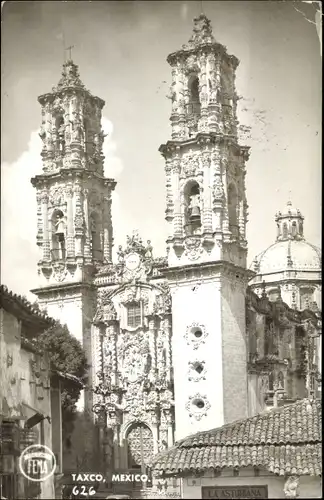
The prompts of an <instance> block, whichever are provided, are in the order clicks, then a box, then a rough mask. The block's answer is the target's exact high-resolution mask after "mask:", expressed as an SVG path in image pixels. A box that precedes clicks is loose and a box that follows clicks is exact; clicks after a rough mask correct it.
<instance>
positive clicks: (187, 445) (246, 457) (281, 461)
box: [150, 399, 322, 499]
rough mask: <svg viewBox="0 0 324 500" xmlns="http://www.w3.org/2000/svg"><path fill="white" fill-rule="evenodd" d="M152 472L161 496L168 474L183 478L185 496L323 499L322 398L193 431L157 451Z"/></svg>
mask: <svg viewBox="0 0 324 500" xmlns="http://www.w3.org/2000/svg"><path fill="white" fill-rule="evenodd" d="M153 474H154V476H155V477H156V495H157V496H159V495H160V496H163V498H168V496H169V497H171V495H170V493H168V489H169V485H170V484H172V481H170V480H168V478H180V490H181V498H236V499H238V498H262V499H264V498H284V497H287V498H296V497H298V496H300V497H302V498H322V496H321V475H322V405H321V401H320V400H319V399H303V400H299V401H297V402H295V403H292V404H290V405H285V406H282V407H277V408H273V409H271V410H269V411H266V412H264V413H260V414H259V415H256V416H254V417H251V418H247V419H244V420H239V421H236V422H233V423H231V424H228V425H224V426H222V427H220V428H218V429H213V430H210V431H205V432H199V433H197V434H193V435H191V436H189V437H187V438H185V439H182V440H181V441H179V442H177V443H176V444H175V445H174V446H173V447H172V448H170V449H169V450H167V451H165V452H162V453H160V454H159V455H157V456H156V457H155V458H154V460H153ZM163 488H165V490H164V492H163ZM159 490H160V492H159V493H158V491H159ZM161 490H162V491H161ZM161 493H162V495H161ZM173 497H174V495H173ZM150 498H153V495H152V494H151V496H150Z"/></svg>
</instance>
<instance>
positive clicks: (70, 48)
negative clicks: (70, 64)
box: [65, 45, 74, 61]
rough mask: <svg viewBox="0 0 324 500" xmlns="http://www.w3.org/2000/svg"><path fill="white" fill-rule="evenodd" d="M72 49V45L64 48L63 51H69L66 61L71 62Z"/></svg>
mask: <svg viewBox="0 0 324 500" xmlns="http://www.w3.org/2000/svg"><path fill="white" fill-rule="evenodd" d="M73 48H74V45H70V46H69V47H66V49H65V51H67V50H68V51H69V59H68V61H72V49H73Z"/></svg>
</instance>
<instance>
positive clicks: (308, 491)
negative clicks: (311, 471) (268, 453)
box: [182, 468, 321, 499]
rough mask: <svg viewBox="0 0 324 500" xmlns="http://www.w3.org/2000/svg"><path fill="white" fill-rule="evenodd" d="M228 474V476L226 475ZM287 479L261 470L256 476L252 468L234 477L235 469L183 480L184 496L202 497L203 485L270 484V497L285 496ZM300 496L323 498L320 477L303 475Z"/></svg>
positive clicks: (242, 470)
mask: <svg viewBox="0 0 324 500" xmlns="http://www.w3.org/2000/svg"><path fill="white" fill-rule="evenodd" d="M226 476H227V477H226ZM284 484H285V479H284V477H282V476H274V475H272V474H270V473H268V472H262V471H260V476H258V477H256V476H254V474H253V471H251V469H249V468H246V469H241V470H240V475H239V477H233V471H230V470H228V471H226V470H224V471H223V472H222V477H217V478H212V477H203V478H194V477H188V478H184V479H183V480H182V498H188V499H189V498H202V486H236V487H237V486H262V485H267V486H268V498H285V494H284ZM299 496H300V498H321V481H320V478H319V477H312V476H305V477H301V479H300V483H299Z"/></svg>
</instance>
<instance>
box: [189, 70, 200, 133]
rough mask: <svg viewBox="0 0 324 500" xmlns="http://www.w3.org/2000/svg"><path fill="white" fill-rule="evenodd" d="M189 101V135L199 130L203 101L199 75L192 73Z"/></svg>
mask: <svg viewBox="0 0 324 500" xmlns="http://www.w3.org/2000/svg"><path fill="white" fill-rule="evenodd" d="M188 92H189V101H188V104H187V114H188V127H189V136H192V135H193V134H194V133H196V132H197V131H198V121H199V118H200V111H201V103H200V96H199V79H198V77H197V75H192V76H191V77H190V78H189V80H188Z"/></svg>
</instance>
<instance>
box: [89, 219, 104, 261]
mask: <svg viewBox="0 0 324 500" xmlns="http://www.w3.org/2000/svg"><path fill="white" fill-rule="evenodd" d="M90 236H91V240H90V241H91V253H92V257H93V259H95V260H101V259H102V244H101V234H100V224H99V217H98V214H96V213H94V212H93V213H92V214H91V215H90Z"/></svg>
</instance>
